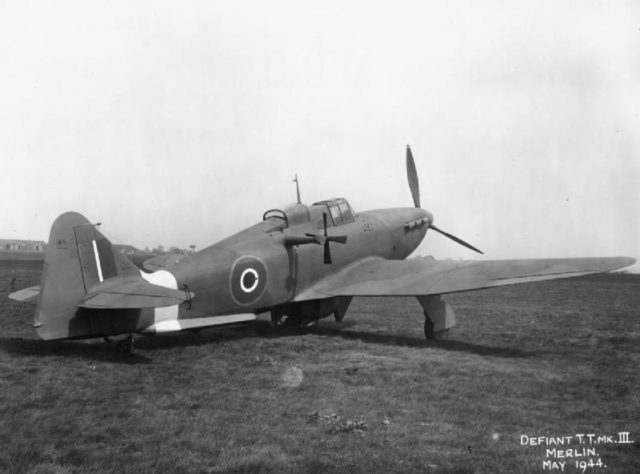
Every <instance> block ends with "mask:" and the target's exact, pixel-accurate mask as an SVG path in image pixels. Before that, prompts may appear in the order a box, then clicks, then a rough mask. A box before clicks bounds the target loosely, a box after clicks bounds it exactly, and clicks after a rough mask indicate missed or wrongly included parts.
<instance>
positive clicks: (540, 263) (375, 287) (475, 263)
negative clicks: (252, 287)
mask: <svg viewBox="0 0 640 474" xmlns="http://www.w3.org/2000/svg"><path fill="white" fill-rule="evenodd" d="M633 263H635V259H633V258H630V257H602V258H549V259H530V260H435V259H434V258H433V257H424V258H418V259H412V260H386V259H383V258H379V257H374V258H367V259H363V260H360V261H358V262H355V263H354V264H352V265H350V266H349V267H346V268H345V269H343V270H341V271H339V272H337V273H335V274H333V275H332V276H330V277H328V278H325V279H324V280H322V281H321V282H319V283H317V284H316V285H314V286H313V287H311V288H309V289H308V290H305V291H303V292H301V294H300V295H299V296H298V297H297V298H296V301H304V300H308V299H317V298H326V297H328V296H422V295H425V296H426V295H440V294H445V293H456V292H460V291H470V290H480V289H483V288H491V287H494V286H503V285H514V284H518V283H529V282H534V281H542V280H553V279H557V278H569V277H576V276H581V275H588V274H591V273H601V272H608V271H612V270H617V269H620V268H624V267H627V266H629V265H632V264H633Z"/></svg>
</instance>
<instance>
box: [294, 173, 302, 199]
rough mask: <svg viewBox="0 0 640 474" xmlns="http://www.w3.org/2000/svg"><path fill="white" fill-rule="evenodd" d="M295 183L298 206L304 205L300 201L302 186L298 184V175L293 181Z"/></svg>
mask: <svg viewBox="0 0 640 474" xmlns="http://www.w3.org/2000/svg"><path fill="white" fill-rule="evenodd" d="M293 182H294V183H296V197H297V198H298V204H302V201H300V185H299V183H298V173H296V177H295V178H294V179H293Z"/></svg>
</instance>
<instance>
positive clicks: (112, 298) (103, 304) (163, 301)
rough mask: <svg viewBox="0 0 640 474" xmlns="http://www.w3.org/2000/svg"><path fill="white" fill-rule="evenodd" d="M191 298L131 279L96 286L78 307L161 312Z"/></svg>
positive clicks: (131, 277) (146, 282)
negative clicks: (151, 309)
mask: <svg viewBox="0 0 640 474" xmlns="http://www.w3.org/2000/svg"><path fill="white" fill-rule="evenodd" d="M193 296H194V294H193V293H191V292H188V291H182V290H174V289H172V288H166V287H164V286H158V285H154V284H153V283H149V282H148V281H146V280H143V279H142V278H141V277H139V276H134V275H131V276H127V277H123V278H114V279H111V280H106V281H104V282H102V283H99V284H97V285H95V286H94V287H93V288H91V291H89V293H88V294H87V296H86V297H85V298H84V300H83V301H82V303H81V304H80V305H79V306H80V307H81V308H92V309H105V308H114V309H125V308H161V307H164V306H173V305H177V304H180V303H183V302H185V301H188V300H190V299H191V298H192V297H193Z"/></svg>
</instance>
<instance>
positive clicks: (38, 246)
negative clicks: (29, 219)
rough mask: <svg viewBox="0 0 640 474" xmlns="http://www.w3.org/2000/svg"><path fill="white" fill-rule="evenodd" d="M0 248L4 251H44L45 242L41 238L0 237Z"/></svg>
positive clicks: (45, 247) (45, 248)
mask: <svg viewBox="0 0 640 474" xmlns="http://www.w3.org/2000/svg"><path fill="white" fill-rule="evenodd" d="M0 250H4V251H6V252H44V251H46V250H47V243H46V242H44V241H42V240H19V239H0Z"/></svg>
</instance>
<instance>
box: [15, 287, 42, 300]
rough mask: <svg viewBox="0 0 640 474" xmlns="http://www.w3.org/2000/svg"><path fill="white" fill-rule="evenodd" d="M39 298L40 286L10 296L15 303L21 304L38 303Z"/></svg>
mask: <svg viewBox="0 0 640 474" xmlns="http://www.w3.org/2000/svg"><path fill="white" fill-rule="evenodd" d="M38 296H40V286H39V285H38V286H31V287H29V288H24V289H22V290H18V291H14V292H13V293H11V294H10V295H9V298H11V299H12V300H14V301H19V302H21V303H37V302H38Z"/></svg>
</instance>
